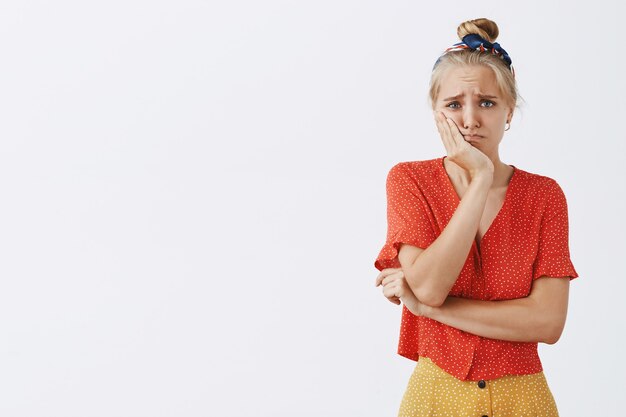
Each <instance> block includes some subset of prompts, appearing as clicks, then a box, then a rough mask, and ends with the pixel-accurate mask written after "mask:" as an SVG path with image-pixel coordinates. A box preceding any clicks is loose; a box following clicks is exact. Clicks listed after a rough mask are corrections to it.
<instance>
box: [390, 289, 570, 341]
mask: <svg viewBox="0 0 626 417" xmlns="http://www.w3.org/2000/svg"><path fill="white" fill-rule="evenodd" d="M569 281H570V280H569V278H551V277H541V278H538V279H536V280H535V281H534V282H533V286H532V290H531V292H530V294H529V295H528V296H527V297H524V298H518V299H513V300H503V301H482V300H471V299H466V298H458V297H448V298H446V300H445V301H444V303H443V304H442V305H441V306H439V307H432V306H428V305H426V304H423V303H420V302H419V300H418V299H417V297H415V295H414V294H413V293H412V292H411V291H410V289H409V291H407V292H406V294H404V295H403V296H402V297H400V299H401V300H402V302H403V303H404V304H405V306H406V307H407V308H408V309H409V310H410V311H411V312H412V313H413V314H415V315H419V316H424V317H428V318H431V319H433V320H436V321H438V322H441V323H444V324H447V325H449V326H452V327H455V328H457V329H460V330H464V331H466V332H469V333H473V334H476V335H479V336H483V337H488V338H492V339H499V340H507V341H511V342H543V343H548V344H553V343H556V342H557V341H558V340H559V338H560V337H561V333H562V332H563V328H564V326H565V319H566V316H567V303H568V295H569ZM407 288H408V287H407Z"/></svg>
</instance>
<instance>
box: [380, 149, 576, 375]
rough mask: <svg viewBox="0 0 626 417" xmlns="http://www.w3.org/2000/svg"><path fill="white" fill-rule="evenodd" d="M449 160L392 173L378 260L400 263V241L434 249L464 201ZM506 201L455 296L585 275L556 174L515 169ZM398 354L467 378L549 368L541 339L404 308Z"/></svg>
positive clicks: (502, 292) (520, 293) (518, 289)
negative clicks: (470, 327)
mask: <svg viewBox="0 0 626 417" xmlns="http://www.w3.org/2000/svg"><path fill="white" fill-rule="evenodd" d="M444 158H445V157H441V158H437V159H431V160H426V161H411V162H401V163H398V164H396V165H395V166H394V167H392V168H391V170H390V171H389V175H388V177H387V222H388V230H387V240H386V243H385V245H384V246H383V248H382V249H381V251H380V253H379V255H378V257H377V259H376V261H375V263H374V265H375V267H376V268H377V269H378V270H382V269H384V268H399V267H400V263H399V261H398V257H397V255H398V249H399V246H400V244H401V243H407V244H409V245H413V246H417V247H419V248H423V249H425V248H427V247H428V246H429V245H430V244H431V243H432V242H433V241H434V240H435V239H436V238H437V237H438V236H439V235H440V234H441V232H442V231H443V229H444V228H445V227H446V225H447V224H448V222H449V221H450V218H451V217H452V215H453V214H454V211H455V209H456V207H457V206H458V204H459V201H460V200H459V197H458V194H457V193H456V191H455V189H454V187H453V185H452V183H451V182H450V179H449V177H448V174H447V173H446V170H445V168H444V164H443V160H444ZM512 167H513V169H514V171H513V176H512V177H511V180H510V182H509V185H508V188H507V191H506V194H505V199H504V203H503V205H502V208H501V209H500V211H499V212H498V214H497V215H496V217H495V219H494V220H493V222H492V224H491V226H490V227H489V229H488V230H487V231H486V232H485V234H484V236H483V238H482V239H481V243H480V248H479V247H478V246H477V245H476V242H474V243H473V244H472V248H471V250H470V252H469V254H468V256H467V260H466V261H465V265H464V266H463V268H462V270H461V273H460V274H459V277H458V279H457V281H456V283H455V284H454V286H453V287H452V289H451V290H450V295H451V296H455V297H465V298H471V299H477V300H509V299H514V298H522V297H526V296H528V294H529V293H530V290H531V285H532V282H533V280H535V279H537V278H539V277H542V276H548V277H563V278H565V277H569V278H570V279H573V278H576V277H578V274H577V273H576V270H575V269H574V266H573V265H572V262H571V260H570V254H569V245H568V215H567V202H566V199H565V195H564V194H563V191H562V190H561V187H560V186H559V185H558V184H557V182H556V181H555V180H553V179H551V178H549V177H545V176H542V175H537V174H532V173H530V172H526V171H523V170H521V169H519V168H517V167H515V166H512ZM398 354H400V355H402V356H404V357H406V358H409V359H412V360H415V361H417V360H418V357H419V356H426V357H428V358H430V359H431V360H432V361H433V362H435V363H436V364H437V365H439V366H440V367H441V368H443V369H444V370H445V371H447V372H448V373H450V374H452V375H454V376H455V377H457V378H458V379H461V380H472V381H476V380H480V379H493V378H498V377H501V376H504V375H509V374H510V375H521V374H531V373H537V372H540V371H542V369H543V368H542V366H541V361H540V360H539V355H538V354H537V343H526V342H508V341H502V340H495V339H489V338H485V337H481V336H477V335H474V334H471V333H467V332H465V331H462V330H459V329H456V328H453V327H450V326H448V325H445V324H442V323H439V322H437V321H435V320H432V319H429V318H426V317H418V316H415V315H414V314H413V313H411V312H410V311H409V310H408V309H407V308H406V307H405V306H404V305H403V307H402V321H401V324H400V340H399V344H398Z"/></svg>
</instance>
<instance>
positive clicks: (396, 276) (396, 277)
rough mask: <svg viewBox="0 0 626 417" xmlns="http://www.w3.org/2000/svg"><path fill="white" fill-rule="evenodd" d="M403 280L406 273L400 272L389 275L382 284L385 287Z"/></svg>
mask: <svg viewBox="0 0 626 417" xmlns="http://www.w3.org/2000/svg"><path fill="white" fill-rule="evenodd" d="M402 278H404V272H402V271H399V272H395V273H393V274H389V275H387V276H386V277H385V278H384V279H383V280H382V282H381V283H382V284H383V285H387V284H389V283H391V282H394V281H398V280H401V279H402Z"/></svg>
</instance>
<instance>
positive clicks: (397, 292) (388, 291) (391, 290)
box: [383, 283, 402, 298]
mask: <svg viewBox="0 0 626 417" xmlns="http://www.w3.org/2000/svg"><path fill="white" fill-rule="evenodd" d="M383 294H385V297H387V298H393V297H395V298H401V297H402V287H400V286H399V285H395V283H392V284H390V285H387V286H385V288H384V290H383Z"/></svg>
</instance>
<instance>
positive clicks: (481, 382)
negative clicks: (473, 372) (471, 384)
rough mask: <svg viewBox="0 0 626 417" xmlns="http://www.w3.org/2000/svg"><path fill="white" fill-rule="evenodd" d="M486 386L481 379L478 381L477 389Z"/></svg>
mask: <svg viewBox="0 0 626 417" xmlns="http://www.w3.org/2000/svg"><path fill="white" fill-rule="evenodd" d="M486 386H487V383H486V382H485V381H483V380H482V379H481V380H480V381H478V388H485V387H486Z"/></svg>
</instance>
